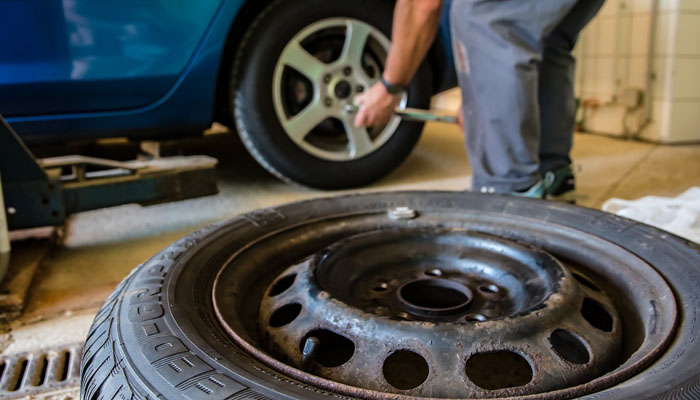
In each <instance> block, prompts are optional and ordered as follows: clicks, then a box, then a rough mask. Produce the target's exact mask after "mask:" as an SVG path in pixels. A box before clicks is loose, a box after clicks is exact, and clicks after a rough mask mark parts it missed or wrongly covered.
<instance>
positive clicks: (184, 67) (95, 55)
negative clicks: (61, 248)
mask: <svg viewBox="0 0 700 400" xmlns="http://www.w3.org/2000/svg"><path fill="white" fill-rule="evenodd" d="M448 3H449V2H448ZM448 8H449V4H446V7H445V10H447V9H448ZM392 12H393V5H392V1H390V0H387V1H383V0H351V1H348V0H278V1H268V0H197V1H187V0H120V1H97V0H62V1H59V0H2V1H0V37H2V40H0V114H2V115H3V116H4V117H5V118H6V119H7V121H8V122H9V123H10V125H12V126H13V127H14V129H15V130H16V131H17V132H18V134H19V135H20V136H21V137H22V138H23V139H24V140H25V141H27V142H29V143H36V142H47V141H52V142H56V141H59V142H63V141H68V140H74V139H86V138H100V137H113V136H127V137H129V138H133V139H135V140H138V139H139V138H146V137H147V138H153V137H163V138H167V137H169V136H170V137H175V136H177V135H181V134H182V133H183V132H201V131H202V130H204V129H206V128H207V127H209V126H210V125H211V123H212V122H215V121H218V122H220V123H223V124H225V125H228V126H230V127H231V128H234V129H235V130H236V131H237V132H238V133H239V135H240V136H241V138H242V141H243V143H244V144H245V146H246V147H247V148H248V150H249V151H250V153H251V154H252V155H253V156H254V157H255V158H256V159H257V160H258V161H259V162H260V163H261V164H262V165H263V166H264V167H265V168H267V169H268V170H269V171H271V172H272V173H273V174H275V175H276V176H278V177H280V178H282V179H285V180H288V181H293V182H297V183H300V184H303V185H307V186H312V187H317V188H323V189H338V188H345V187H354V186H360V185H364V184H367V183H369V182H371V181H373V180H376V179H378V178H380V177H381V176H383V175H385V174H386V173H388V172H389V171H391V170H392V169H393V168H394V167H396V166H397V165H398V164H399V163H400V162H401V161H402V160H403V159H404V158H405V157H406V156H407V155H408V154H409V153H410V151H411V149H412V148H413V147H414V145H415V143H416V142H417V140H418V137H419V135H420V131H421V128H422V126H421V124H419V123H415V122H402V121H401V120H399V119H398V118H395V119H394V120H392V121H391V122H390V123H389V124H387V125H386V126H377V127H372V128H371V129H364V128H363V129H357V128H355V127H354V126H353V124H352V114H350V113H349V112H347V111H346V109H345V108H344V106H345V105H347V104H349V103H350V102H351V101H352V98H353V96H354V95H356V94H357V93H359V92H362V91H363V90H365V89H366V88H368V87H369V86H371V85H372V84H373V83H375V82H376V81H377V80H378V79H379V77H380V74H381V71H382V68H383V66H384V62H385V59H386V56H387V51H388V49H389V45H390V41H389V36H390V32H391V22H392ZM455 82H456V78H455V73H454V70H453V67H452V61H451V47H450V38H449V29H448V27H447V24H443V26H442V28H441V33H440V35H439V38H438V40H437V41H436V43H435V45H434V46H433V49H432V50H431V51H430V54H429V56H428V58H427V60H426V62H424V63H423V65H422V66H421V68H420V70H419V71H418V73H417V75H416V77H415V79H414V80H413V82H412V83H411V85H410V89H409V90H408V92H407V93H406V94H405V95H404V97H403V99H402V101H401V106H402V107H418V108H427V107H428V106H429V102H430V98H431V96H432V95H433V94H435V93H437V92H439V91H442V90H445V89H448V88H450V87H453V86H454V85H455Z"/></svg>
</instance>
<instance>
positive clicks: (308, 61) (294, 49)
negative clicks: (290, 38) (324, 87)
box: [280, 41, 326, 84]
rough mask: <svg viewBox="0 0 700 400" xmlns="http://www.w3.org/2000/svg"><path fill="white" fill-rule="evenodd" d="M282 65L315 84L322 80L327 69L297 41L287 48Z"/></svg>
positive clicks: (283, 54)
mask: <svg viewBox="0 0 700 400" xmlns="http://www.w3.org/2000/svg"><path fill="white" fill-rule="evenodd" d="M280 63H282V64H284V65H287V66H289V67H292V68H294V69H295V70H297V71H298V72H299V73H301V74H303V75H304V76H306V77H307V78H309V79H310V80H311V82H313V83H314V84H315V83H316V82H319V81H320V80H321V78H322V77H323V73H324V71H325V69H326V66H325V64H323V63H322V62H321V61H319V60H318V59H317V58H316V57H314V56H312V55H311V54H310V53H309V52H308V51H306V49H304V48H303V47H301V44H299V42H297V41H294V42H290V43H289V44H288V45H287V47H285V49H284V51H282V55H281V56H280Z"/></svg>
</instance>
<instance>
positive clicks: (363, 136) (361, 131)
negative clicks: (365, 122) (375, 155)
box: [343, 120, 374, 158]
mask: <svg viewBox="0 0 700 400" xmlns="http://www.w3.org/2000/svg"><path fill="white" fill-rule="evenodd" d="M343 125H344V126H345V132H346V133H347V135H348V142H349V143H350V157H352V158H360V157H363V156H365V155H366V154H369V153H370V152H371V151H372V149H374V143H372V139H371V138H370V137H369V132H367V129H366V128H356V127H355V124H354V123H353V121H351V120H350V121H343Z"/></svg>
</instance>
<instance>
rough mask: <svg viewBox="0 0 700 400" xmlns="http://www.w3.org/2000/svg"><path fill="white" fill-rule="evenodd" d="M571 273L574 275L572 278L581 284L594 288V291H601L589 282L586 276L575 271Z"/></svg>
mask: <svg viewBox="0 0 700 400" xmlns="http://www.w3.org/2000/svg"><path fill="white" fill-rule="evenodd" d="M572 275H573V276H574V279H576V280H577V281H578V282H579V283H580V284H582V285H583V286H585V287H587V288H589V289H592V290H595V291H596V292H600V291H601V290H600V288H599V287H598V286H597V285H596V284H595V283H593V282H591V281H590V280H589V279H588V278H586V277H585V276H583V275H579V274H577V273H575V272H573V273H572Z"/></svg>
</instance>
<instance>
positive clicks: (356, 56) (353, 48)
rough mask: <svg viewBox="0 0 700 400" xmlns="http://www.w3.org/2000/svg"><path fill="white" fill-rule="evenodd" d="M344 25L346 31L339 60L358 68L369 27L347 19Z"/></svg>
mask: <svg viewBox="0 0 700 400" xmlns="http://www.w3.org/2000/svg"><path fill="white" fill-rule="evenodd" d="M346 26H347V28H346V29H347V31H346V33H345V44H344V47H343V54H342V56H341V60H342V61H343V62H345V63H349V64H351V65H353V66H355V67H358V68H359V67H360V65H361V64H362V53H363V51H364V49H365V44H366V43H367V38H368V37H369V34H370V29H371V28H370V27H369V26H368V25H366V24H363V23H360V22H358V21H348V22H347V24H346Z"/></svg>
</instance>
